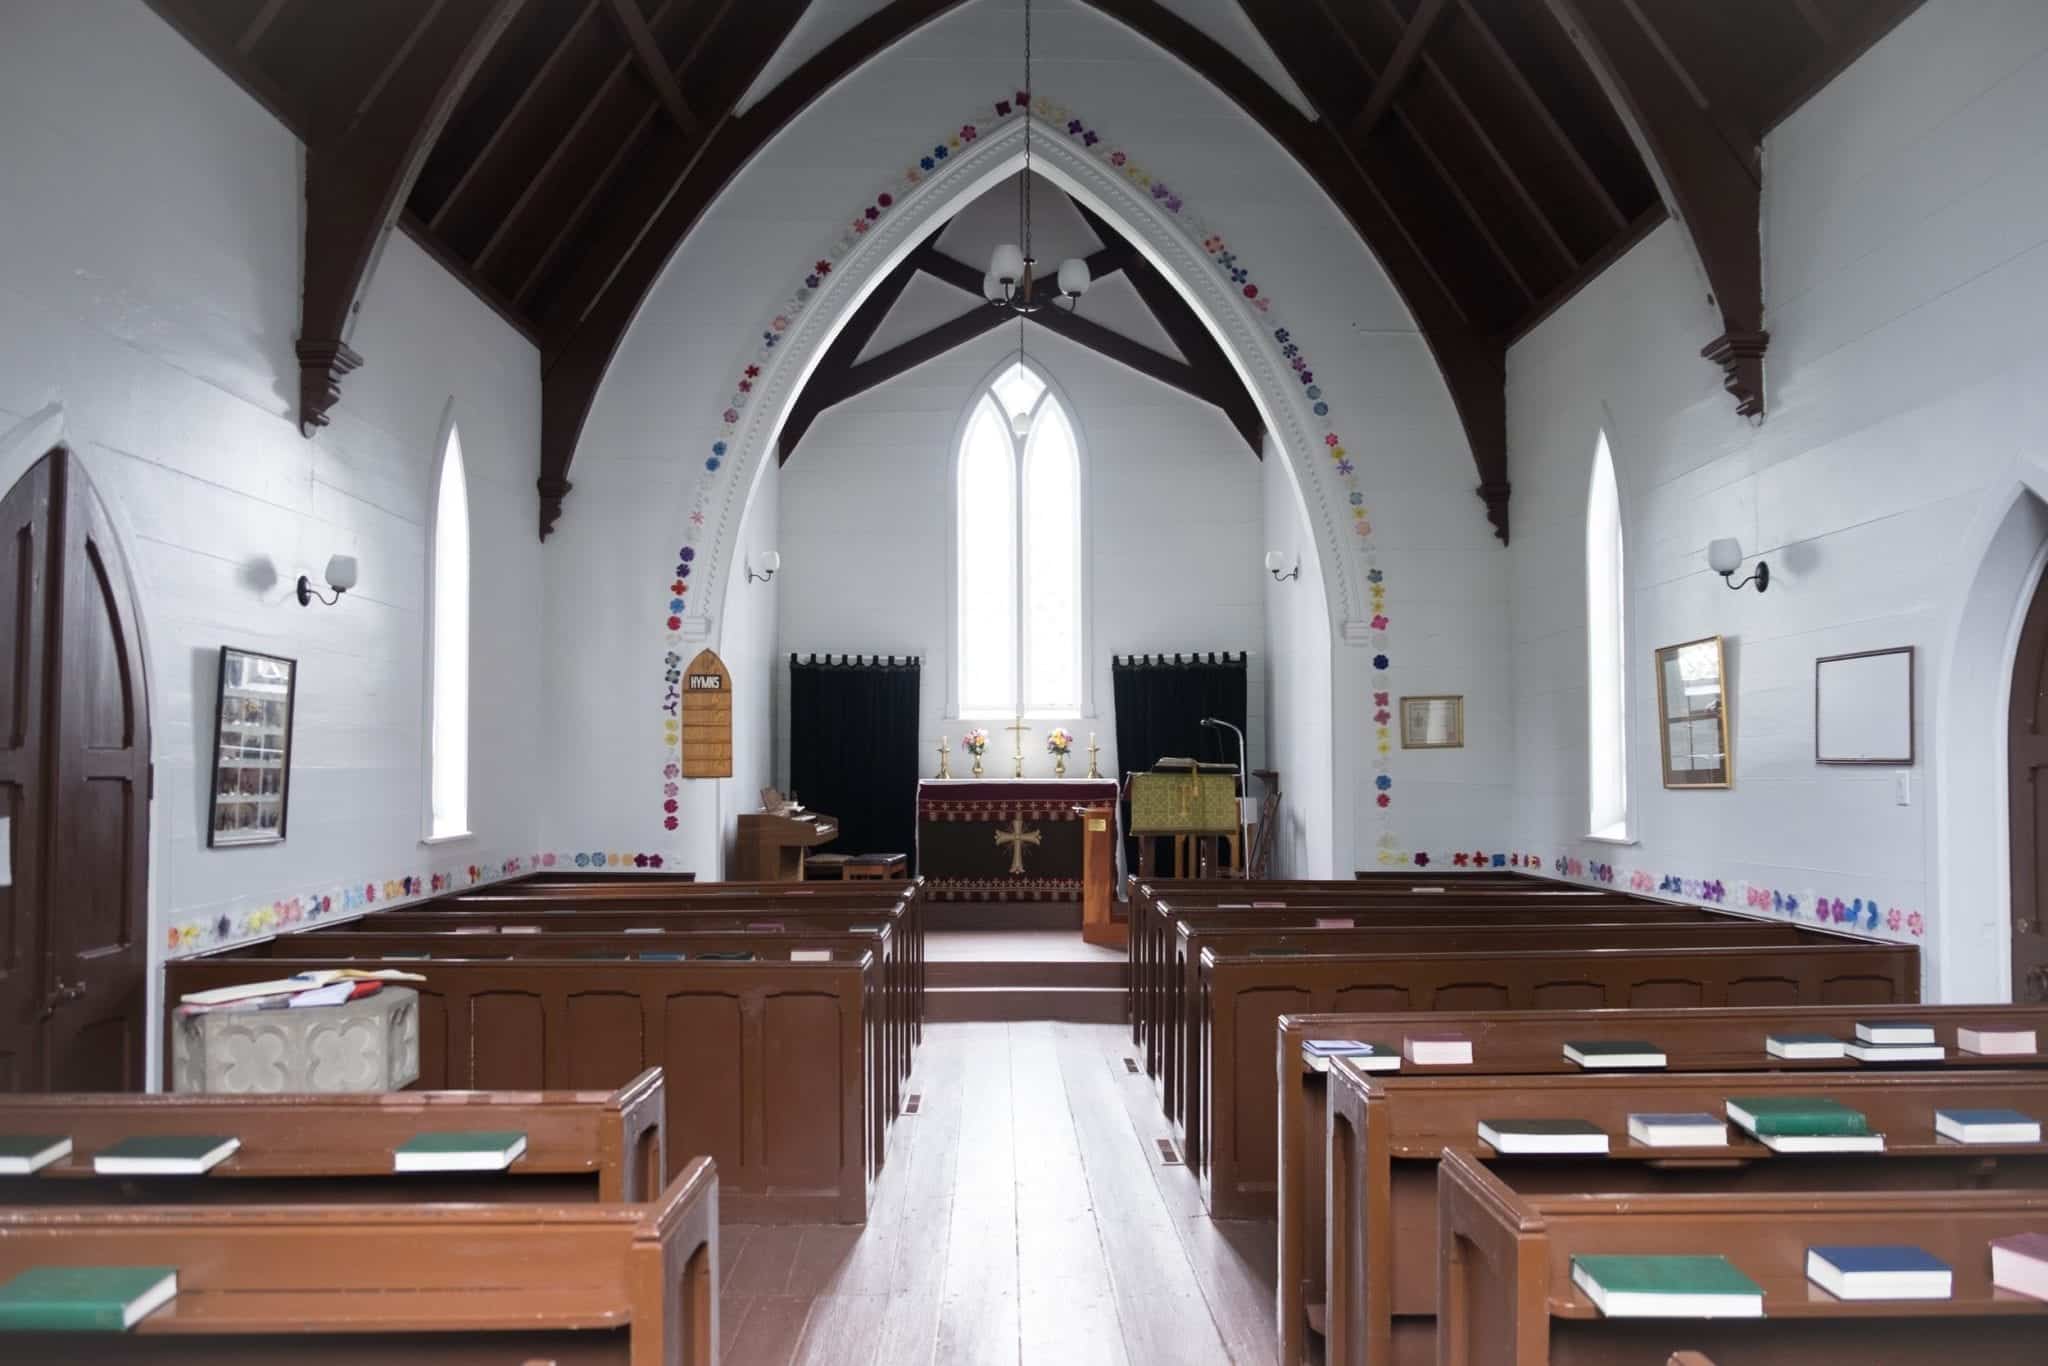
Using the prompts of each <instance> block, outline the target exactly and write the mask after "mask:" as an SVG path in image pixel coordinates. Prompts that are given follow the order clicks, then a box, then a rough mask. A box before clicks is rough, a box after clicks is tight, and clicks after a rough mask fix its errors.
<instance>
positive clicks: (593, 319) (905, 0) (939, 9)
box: [538, 0, 994, 539]
mask: <svg viewBox="0 0 2048 1366" xmlns="http://www.w3.org/2000/svg"><path fill="white" fill-rule="evenodd" d="M962 3H964V0H889V3H887V4H885V5H884V6H883V7H882V8H881V9H880V10H878V11H876V12H875V13H873V14H871V15H869V16H868V17H867V18H865V19H862V20H861V21H859V22H858V23H856V24H854V25H853V26H852V27H851V28H849V29H847V30H846V31H845V32H844V33H842V34H840V35H839V36H838V37H836V38H834V39H833V40H832V41H831V42H829V43H827V44H826V45H825V46H824V47H823V48H821V49H819V51H818V52H817V53H816V54H815V55H813V56H812V57H810V58H809V59H808V60H806V61H805V62H804V63H803V64H802V65H801V66H799V67H798V68H797V69H796V70H795V71H793V72H791V73H790V74H789V75H788V76H787V77H785V78H784V79H783V80H782V81H781V82H779V83H778V84H777V85H776V86H775V88H774V89H772V90H770V91H769V92H768V93H767V94H766V95H765V96H763V97H762V98H761V99H760V100H758V101H756V102H755V103H754V104H753V105H752V106H751V107H750V108H749V109H748V110H747V111H746V112H745V113H744V114H739V113H736V112H734V111H733V110H732V109H730V108H728V109H726V110H724V111H722V112H721V114H720V115H719V116H718V117H716V118H711V119H708V120H707V125H706V127H707V132H706V135H705V136H704V138H703V139H701V140H700V141H699V142H698V143H696V144H695V145H694V146H692V147H690V148H689V149H687V151H685V152H683V153H682V154H680V155H675V154H671V155H669V156H666V157H664V158H663V159H662V161H661V164H659V165H652V164H650V165H646V166H644V167H642V168H641V169H642V171H643V173H644V174H645V175H646V176H648V177H649V179H650V181H651V182H652V183H653V184H654V185H655V186H656V187H657V188H659V189H660V190H661V191H662V193H660V194H659V195H658V196H657V197H656V198H655V201H654V202H655V203H656V204H657V206H658V207H657V208H656V210H655V211H654V213H653V215H652V216H651V217H650V218H647V219H645V220H643V221H639V222H634V223H621V224H619V225H617V229H616V231H615V232H608V233H607V234H606V235H605V239H604V240H603V241H602V242H598V243H593V244H592V246H591V249H590V251H589V253H588V254H589V255H590V256H591V257H592V258H593V260H594V261H595V260H596V258H598V257H600V255H601V254H602V253H607V252H612V253H615V254H614V255H612V256H611V260H610V263H609V268H606V269H604V270H603V273H602V275H601V276H598V277H596V278H592V277H589V276H582V277H579V279H580V281H581V286H582V287H581V288H579V286H578V284H577V283H574V282H572V283H571V284H570V285H569V286H568V287H567V288H566V289H565V291H564V293H565V295H566V297H565V298H564V300H563V305H562V308H561V310H560V312H559V313H558V315H556V316H554V317H551V318H550V319H548V326H547V329H546V333H545V335H546V337H547V341H548V344H547V346H546V347H545V348H544V353H543V360H542V364H543V369H542V376H541V474H540V479H539V480H538V486H539V489H540V534H541V537H542V539H546V537H547V535H548V533H549V531H551V530H552V529H553V528H554V525H555V522H556V520H557V519H558V518H559V517H560V516H561V511H562V500H563V499H564V498H565V497H567V495H568V493H569V489H570V484H569V469H570V466H571V465H572V464H573V462H574V461H575V458H576V442H577V439H578V437H579V436H580V435H581V434H582V431H583V423H584V420H585V419H586V418H588V417H589V415H590V405H591V403H592V402H593V401H594V400H595V398H596V396H597V387H598V384H599V382H600V381H602V380H603V378H604V372H605V369H606V367H607V366H609V365H610V364H611V359H612V356H613V354H614V353H615V352H616V351H617V350H618V346H619V342H620V341H621V340H622V339H623V338H624V336H625V333H626V328H627V326H628V325H629V324H630V323H631V322H632V320H633V315H634V314H635V313H637V312H638V311H639V308H640V304H641V302H642V300H644V299H645V298H646V296H647V291H648V290H649V289H651V288H653V286H654V282H655V280H656V279H658V278H659V277H660V275H661V272H662V269H663V267H665V266H666V265H667V264H668V260H669V258H670V257H671V256H673V255H674V254H675V250H676V248H677V246H678V245H680V244H681V242H682V240H683V238H684V237H685V236H686V235H687V234H688V232H689V230H690V229H691V228H692V227H693V226H695V225H696V223H697V220H698V219H699V218H701V217H702V216H703V214H704V211H705V209H706V208H708V207H709V206H710V204H711V201H712V200H713V199H714V198H716V197H717V195H718V192H719V191H720V190H722V189H724V188H725V186H726V184H727V182H728V181H730V180H731V179H732V177H733V175H734V174H735V173H737V172H738V170H739V169H740V167H742V166H744V165H745V164H746V163H747V161H748V159H749V158H750V157H752V156H753V154H754V153H755V152H756V151H758V150H759V149H760V148H761V147H763V146H765V145H766V144H767V142H768V140H769V139H770V138H772V137H774V136H775V134H776V133H778V132H780V131H781V130H782V129H783V128H784V127H786V126H787V125H788V124H789V122H790V120H792V119H794V118H795V117H796V116H797V115H798V114H799V113H801V112H802V111H803V110H804V109H806V108H808V107H809V106H810V105H811V103H812V102H813V101H815V100H816V99H817V98H818V97H819V96H820V95H822V94H824V93H825V91H827V90H828V89H830V88H831V87H832V86H833V85H834V84H836V83H837V82H838V81H840V80H841V79H843V78H844V77H845V76H846V75H847V74H848V73H850V72H851V71H853V70H854V68H856V67H858V66H859V65H861V63H863V62H865V61H868V60H869V59H871V58H873V57H874V56H875V55H876V54H877V53H879V52H881V51H882V50H883V49H884V48H887V47H889V46H890V45H892V44H893V43H895V42H897V41H899V40H901V39H902V38H904V37H905V36H907V35H909V34H910V33H913V32H915V31H916V30H917V29H919V28H922V27H923V26H924V25H925V24H927V23H930V22H931V21H932V20H933V19H936V18H938V17H939V16H940V15H942V14H945V13H947V12H948V11H950V10H952V9H955V8H957V7H958V6H959V5H960V4H962ZM762 8H765V6H762V5H760V4H759V3H758V0H756V3H755V4H754V5H751V6H750V7H749V14H748V16H747V17H748V19H749V21H750V22H753V21H754V20H755V13H756V12H757V11H758V10H760V9H762ZM801 12H802V5H798V6H797V7H796V10H795V12H793V13H789V14H788V15H787V19H786V22H785V21H784V20H783V18H782V17H781V15H780V14H778V18H777V20H776V22H775V23H774V24H773V25H770V27H772V28H773V29H775V30H777V32H776V34H775V42H774V43H773V44H770V45H768V47H767V50H766V51H765V52H763V53H762V54H761V56H760V58H759V60H758V61H756V62H754V63H753V64H752V66H751V71H752V73H753V75H758V74H759V71H760V69H761V67H763V66H765V65H766V64H767V62H768V60H769V58H770V57H772V56H773V55H774V51H775V49H776V48H777V47H779V46H780V45H781V39H782V37H783V36H786V35H787V32H788V29H789V27H790V26H793V25H794V24H795V22H796V18H797V16H798V15H799V14H801ZM751 84H752V76H750V77H749V79H748V80H747V81H745V82H741V83H740V87H739V88H740V90H741V91H742V92H744V90H745V89H746V87H747V86H748V85H751ZM735 98H737V97H735ZM993 311H994V310H993V309H991V310H990V312H993Z"/></svg>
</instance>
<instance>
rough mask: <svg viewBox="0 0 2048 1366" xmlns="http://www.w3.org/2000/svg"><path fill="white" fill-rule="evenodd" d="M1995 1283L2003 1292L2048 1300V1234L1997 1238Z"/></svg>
mask: <svg viewBox="0 0 2048 1366" xmlns="http://www.w3.org/2000/svg"><path fill="white" fill-rule="evenodd" d="M1991 1283H1992V1284H1993V1285H1995V1286H1997V1287H1998V1288H1999V1289H2000V1290H2011V1291H2015V1292H2017V1293H2018V1294H2021V1295H2031V1296H2032V1297H2033V1298H2035V1299H2037V1300H2048V1233H2015V1234H2013V1235H2012V1236H2011V1237H2008V1238H1993V1239H1992V1240H1991Z"/></svg>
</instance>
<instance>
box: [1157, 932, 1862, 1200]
mask: <svg viewBox="0 0 2048 1366" xmlns="http://www.w3.org/2000/svg"><path fill="white" fill-rule="evenodd" d="M1178 938H1179V944H1178V946H1177V950H1176V956H1177V957H1178V958H1179V959H1181V960H1184V964H1185V965H1184V967H1183V968H1182V973H1183V976H1184V978H1185V980H1184V981H1182V982H1181V983H1180V984H1179V985H1178V986H1177V988H1176V990H1175V991H1174V993H1173V994H1172V999H1171V1001H1170V1003H1169V1012H1170V1013H1169V1017H1168V1027H1167V1029H1166V1030H1165V1031H1164V1033H1165V1040H1166V1043H1165V1058H1164V1060H1163V1067H1162V1072H1163V1080H1164V1085H1163V1087H1162V1090H1163V1093H1164V1102H1165V1106H1166V1113H1167V1118H1168V1119H1169V1120H1171V1121H1172V1122H1173V1125H1174V1132H1175V1134H1176V1135H1177V1136H1178V1137H1180V1138H1181V1139H1182V1141H1183V1142H1184V1143H1185V1144H1186V1146H1187V1149H1188V1152H1189V1158H1188V1161H1189V1162H1190V1164H1191V1165H1192V1164H1199V1163H1202V1162H1204V1161H1205V1160H1206V1159H1205V1157H1204V1154H1206V1152H1207V1151H1208V1148H1207V1141H1206V1136H1205V1135H1204V1134H1203V1132H1202V1125H1203V1118H1204V1116H1203V1106H1204V1105H1205V1104H1206V1103H1207V1101H1206V1094H1205V1093H1206V1091H1207V1087H1208V1081H1207V1078H1206V1070H1205V1068H1204V1065H1203V1062H1204V1055H1203V1053H1202V1051H1201V1050H1202V1037H1201V1030H1202V1028H1203V1026H1204V1018H1203V1015H1202V1012H1201V1010H1200V1001H1199V998H1200V994H1201V991H1202V981H1201V971H1202V969H1201V955H1202V954H1203V953H1205V952H1209V951H1211V950H1213V951H1214V952H1215V953H1216V954H1218V955H1219V956H1223V955H1230V956H1242V955H1252V956H1259V955H1274V956H1277V955H1303V956H1315V955H1318V954H1331V953H1370V954H1377V955H1381V956H1385V955H1389V954H1402V953H1413V954H1454V953H1472V952H1487V953H1494V952H1506V951H1511V950H1522V949H1529V950H1537V949H1558V950H1564V949H1572V948H1583V949H1585V950H1588V951H1592V950H1599V951H1602V952H1622V951H1633V950H1639V949H1640V950H1656V949H1676V948H1691V947H1700V948H1708V947H1713V946H1717V945H1718V946H1722V947H1726V948H1729V949H1731V950H1735V949H1742V950H1748V951H1750V952H1751V953H1752V954H1753V955H1754V956H1755V957H1756V959H1757V961H1763V960H1764V959H1766V958H1768V956H1769V955H1770V954H1772V953H1775V952H1777V951H1779V950H1781V949H1792V948H1799V947H1808V948H1812V947H1822V948H1825V947H1835V946H1857V945H1861V944H1863V943H1866V942H1869V941H1864V940H1858V939H1855V938H1852V937H1850V936H1846V935H1836V934H1830V933H1827V932H1825V931H1816V930H1801V929H1799V928H1798V927H1795V926H1790V925H1784V924H1775V923H1772V922H1769V921H1757V920H1745V919H1739V918H1737V919H1729V920H1720V921H1702V922H1698V923H1674V924H1654V923H1653V924H1646V925H1629V924H1621V925H1617V924H1612V923H1600V922H1590V923H1561V924H1560V923H1548V924H1540V925H1524V924H1507V925H1468V926H1458V927H1441V926H1431V927H1429V928H1425V929H1416V928H1414V927H1412V926H1400V927H1393V926H1390V927H1384V928H1373V927H1359V928H1354V929H1348V930H1347V929H1303V930H1287V931H1270V930H1262V929H1254V930H1242V929H1236V928H1231V927H1224V928H1219V929H1202V928H1199V927H1197V926H1195V925H1193V924H1183V925H1181V926H1180V929H1179V932H1178ZM1396 975H1397V976H1398V974H1396ZM1360 989H1361V990H1362V989H1364V988H1360ZM1371 990H1373V991H1374V992H1376V993H1378V994H1382V995H1384V994H1385V993H1386V992H1388V991H1395V992H1399V990H1400V987H1399V983H1398V981H1396V982H1387V981H1381V982H1379V983H1378V984H1377V985H1376V986H1375V987H1374V988H1372V989H1371ZM1588 1004H1598V1001H1597V1000H1593V999H1591V998H1588ZM1281 1013H1283V1011H1282V1010H1276V1011H1275V1012H1274V1014H1273V1015H1272V1016H1271V1017H1268V1019H1267V1022H1266V1025H1265V1030H1264V1033H1263V1035H1261V1036H1259V1038H1260V1039H1261V1040H1270V1039H1271V1038H1272V1029H1273V1024H1274V1021H1275V1020H1277V1018H1278V1016H1279V1015H1280V1014H1281ZM1240 1038H1243V1039H1244V1042H1245V1044H1246V1045H1247V1046H1250V1045H1251V1044H1252V1043H1253V1042H1254V1040H1253V1039H1250V1038H1244V1036H1240ZM1259 1051H1260V1052H1261V1053H1262V1052H1263V1051H1264V1050H1263V1047H1261V1048H1260V1049H1259ZM1254 1066H1255V1067H1260V1066H1263V1064H1262V1063H1260V1064H1254ZM1261 1089H1262V1090H1263V1089H1265V1088H1263V1087H1262V1088H1261ZM1267 1100H1268V1102H1270V1100H1271V1097H1268V1098H1267Z"/></svg>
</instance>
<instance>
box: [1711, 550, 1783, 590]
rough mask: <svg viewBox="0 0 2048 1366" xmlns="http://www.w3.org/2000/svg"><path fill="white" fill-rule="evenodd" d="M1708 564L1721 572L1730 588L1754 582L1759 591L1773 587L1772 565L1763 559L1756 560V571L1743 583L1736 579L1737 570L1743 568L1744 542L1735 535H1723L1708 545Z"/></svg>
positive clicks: (1718, 572) (1742, 586) (1741, 586)
mask: <svg viewBox="0 0 2048 1366" xmlns="http://www.w3.org/2000/svg"><path fill="white" fill-rule="evenodd" d="M1707 564H1708V565H1709V566H1711V567H1712V568H1713V571H1714V572H1715V573H1716V574H1719V575H1720V576H1721V578H1722V580H1723V581H1724V582H1726V583H1727V585H1728V586H1729V587H1730V588H1747V587H1749V586H1750V585H1751V584H1752V583H1754V584H1755V585H1756V591H1757V592H1759V593H1764V592H1768V591H1769V590H1770V587H1771V567H1770V566H1769V565H1767V564H1765V563H1764V562H1763V561H1762V560H1758V561H1757V562H1756V572H1755V573H1754V574H1751V575H1750V576H1749V577H1748V578H1746V579H1744V580H1743V581H1742V582H1741V583H1737V582H1736V581H1735V571H1736V570H1738V569H1740V568H1742V542H1740V541H1738V540H1736V539H1735V538H1734V537H1733V536H1723V537H1722V538H1721V539H1720V540H1718V541H1714V542H1711V543H1710V544H1709V545H1708V546H1707Z"/></svg>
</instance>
